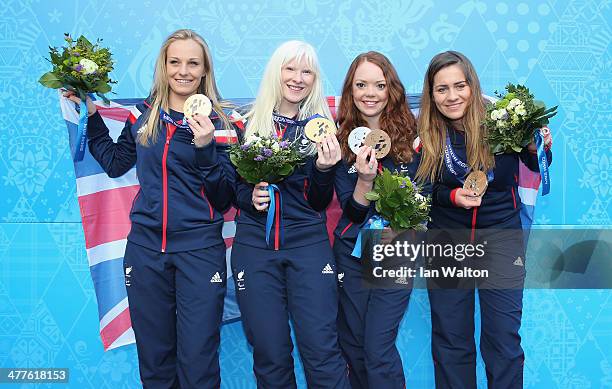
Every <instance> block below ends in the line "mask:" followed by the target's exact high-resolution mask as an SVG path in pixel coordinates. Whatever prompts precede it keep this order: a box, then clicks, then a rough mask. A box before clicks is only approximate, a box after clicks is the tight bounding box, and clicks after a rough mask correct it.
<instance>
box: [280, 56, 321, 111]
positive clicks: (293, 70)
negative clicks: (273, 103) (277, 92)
mask: <svg viewBox="0 0 612 389" xmlns="http://www.w3.org/2000/svg"><path fill="white" fill-rule="evenodd" d="M314 82H315V74H314V71H313V70H312V69H311V68H310V66H308V64H307V63H306V61H305V60H304V59H302V60H301V61H299V62H298V61H296V60H295V59H292V60H291V61H289V62H287V63H286V64H284V65H283V67H282V68H281V92H282V96H283V101H282V103H281V111H284V110H289V111H291V110H293V109H292V108H293V107H295V106H297V105H299V104H300V103H301V102H302V101H303V100H304V99H305V98H307V97H308V95H310V92H311V91H312V86H313V84H314Z"/></svg>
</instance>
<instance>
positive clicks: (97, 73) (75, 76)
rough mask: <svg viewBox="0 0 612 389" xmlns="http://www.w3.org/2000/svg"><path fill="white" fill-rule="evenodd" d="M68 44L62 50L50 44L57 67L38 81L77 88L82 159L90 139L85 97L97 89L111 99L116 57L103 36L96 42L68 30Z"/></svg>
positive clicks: (78, 151)
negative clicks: (75, 38)
mask: <svg viewBox="0 0 612 389" xmlns="http://www.w3.org/2000/svg"><path fill="white" fill-rule="evenodd" d="M64 39H65V41H66V44H67V45H66V46H65V47H63V48H61V49H62V50H61V52H60V50H59V49H58V48H56V47H49V56H50V59H48V60H49V62H51V64H52V65H53V70H52V71H50V72H47V73H45V74H43V75H42V77H40V79H39V80H38V82H40V83H41V84H42V85H43V86H46V87H47V88H52V89H59V88H64V89H67V90H69V91H72V92H74V93H75V94H76V95H77V96H78V97H79V98H80V99H81V104H80V118H79V130H78V134H77V145H76V150H75V153H74V160H75V161H80V160H82V159H83V155H84V154H85V143H86V140H87V107H86V105H85V99H86V97H87V94H88V93H95V94H97V95H98V96H99V97H100V98H102V99H103V100H104V102H105V103H107V104H108V103H109V100H108V98H106V96H105V95H104V94H105V93H108V92H110V90H111V86H110V84H115V83H116V81H113V80H111V79H110V78H109V73H110V72H111V71H112V70H113V60H112V55H111V53H110V51H109V50H108V49H107V48H103V47H100V46H99V44H100V40H98V41H97V42H96V44H92V43H91V42H89V40H87V38H85V37H84V36H82V35H81V36H80V37H79V38H78V39H77V40H76V41H74V40H73V39H72V38H71V37H70V35H69V34H65V36H64Z"/></svg>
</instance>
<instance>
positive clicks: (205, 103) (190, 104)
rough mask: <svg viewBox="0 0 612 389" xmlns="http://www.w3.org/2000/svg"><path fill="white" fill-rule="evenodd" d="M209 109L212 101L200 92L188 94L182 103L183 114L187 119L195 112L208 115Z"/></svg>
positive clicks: (210, 109)
mask: <svg viewBox="0 0 612 389" xmlns="http://www.w3.org/2000/svg"><path fill="white" fill-rule="evenodd" d="M211 111H212V103H211V102H210V99H209V98H208V97H206V96H204V95H201V94H195V95H191V96H189V97H188V98H187V100H185V104H184V105H183V114H184V115H185V117H186V118H187V119H192V118H193V115H194V114H195V113H197V114H198V115H202V116H208V115H210V112H211Z"/></svg>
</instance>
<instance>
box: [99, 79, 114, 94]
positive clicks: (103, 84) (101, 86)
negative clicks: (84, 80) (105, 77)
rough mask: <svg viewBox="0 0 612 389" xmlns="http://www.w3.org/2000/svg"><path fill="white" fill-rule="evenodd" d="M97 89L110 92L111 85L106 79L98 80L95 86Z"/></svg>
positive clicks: (100, 91) (101, 91)
mask: <svg viewBox="0 0 612 389" xmlns="http://www.w3.org/2000/svg"><path fill="white" fill-rule="evenodd" d="M95 91H96V92H98V93H108V92H110V91H111V87H110V85H108V84H107V83H106V82H104V81H98V83H97V84H96V87H95Z"/></svg>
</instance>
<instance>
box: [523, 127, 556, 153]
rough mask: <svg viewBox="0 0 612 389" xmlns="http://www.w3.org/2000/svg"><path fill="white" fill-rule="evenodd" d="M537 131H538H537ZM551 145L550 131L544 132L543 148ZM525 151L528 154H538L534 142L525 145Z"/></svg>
mask: <svg viewBox="0 0 612 389" xmlns="http://www.w3.org/2000/svg"><path fill="white" fill-rule="evenodd" d="M538 131H539V130H538ZM551 143H552V136H551V135H550V130H549V131H546V132H544V146H546V147H547V146H549V145H550V144H551ZM527 150H528V151H529V152H530V153H533V154H536V153H537V152H538V147H537V146H536V144H535V142H531V143H529V144H528V145H527Z"/></svg>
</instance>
